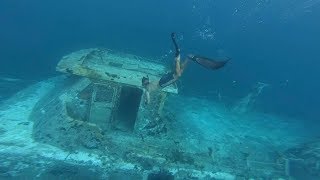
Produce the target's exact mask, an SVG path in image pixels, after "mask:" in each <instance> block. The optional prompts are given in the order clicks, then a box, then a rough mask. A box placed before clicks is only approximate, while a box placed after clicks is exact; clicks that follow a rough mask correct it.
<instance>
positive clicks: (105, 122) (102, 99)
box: [89, 83, 118, 130]
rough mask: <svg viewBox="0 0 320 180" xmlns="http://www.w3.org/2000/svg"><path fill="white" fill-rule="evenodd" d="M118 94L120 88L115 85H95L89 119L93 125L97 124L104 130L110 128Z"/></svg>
mask: <svg viewBox="0 0 320 180" xmlns="http://www.w3.org/2000/svg"><path fill="white" fill-rule="evenodd" d="M117 93H118V87H117V85H116V84H114V83H113V84H112V83H106V84H101V83H99V84H97V83H94V85H93V92H92V98H91V106H90V118H89V121H90V122H91V123H94V124H97V125H98V126H99V127H101V128H102V129H104V130H106V129H107V128H108V127H109V126H110V119H111V117H112V113H113V111H114V105H115V101H116V97H117Z"/></svg>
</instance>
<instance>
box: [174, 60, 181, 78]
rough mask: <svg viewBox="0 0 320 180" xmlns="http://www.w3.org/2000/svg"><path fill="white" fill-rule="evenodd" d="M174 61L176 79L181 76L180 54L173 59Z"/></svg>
mask: <svg viewBox="0 0 320 180" xmlns="http://www.w3.org/2000/svg"><path fill="white" fill-rule="evenodd" d="M174 61H175V65H176V68H175V75H176V76H177V77H180V76H181V64H180V54H179V55H178V56H177V57H176V58H174Z"/></svg>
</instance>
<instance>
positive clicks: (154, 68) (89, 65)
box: [56, 48, 178, 93]
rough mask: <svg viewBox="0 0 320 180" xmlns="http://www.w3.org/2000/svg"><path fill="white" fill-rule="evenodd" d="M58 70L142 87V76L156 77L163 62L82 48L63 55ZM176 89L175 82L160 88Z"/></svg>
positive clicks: (174, 91) (172, 90) (105, 50)
mask: <svg viewBox="0 0 320 180" xmlns="http://www.w3.org/2000/svg"><path fill="white" fill-rule="evenodd" d="M56 69H57V71H60V72H65V73H71V74H75V75H80V76H85V77H88V78H91V79H99V80H108V81H113V82H118V83H122V84H126V85H131V86H136V87H139V88H141V79H142V77H144V76H146V75H148V76H149V78H150V80H151V81H158V80H159V79H160V78H161V76H162V75H163V74H165V73H166V68H165V66H163V65H161V64H159V63H155V62H153V61H152V60H150V59H147V58H142V57H139V56H135V55H131V54H124V53H118V52H115V51H112V50H107V49H94V48H93V49H84V50H80V51H77V52H73V53H71V54H69V55H67V56H64V57H63V58H62V59H61V60H60V62H59V63H58V65H57V67H56ZM163 91H165V92H170V93H178V89H177V88H176V87H175V86H174V85H171V86H168V87H166V88H164V89H163Z"/></svg>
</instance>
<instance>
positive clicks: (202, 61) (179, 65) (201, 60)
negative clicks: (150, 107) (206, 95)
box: [141, 33, 229, 104]
mask: <svg viewBox="0 0 320 180" xmlns="http://www.w3.org/2000/svg"><path fill="white" fill-rule="evenodd" d="M171 39H172V42H173V44H174V47H175V50H176V53H175V58H174V62H175V69H174V70H173V71H171V72H169V73H167V74H165V75H163V76H162V77H161V79H160V80H159V81H156V82H150V80H149V77H148V76H147V77H143V78H142V80H141V83H142V87H143V88H145V103H146V104H149V103H150V93H151V92H153V91H156V90H158V89H162V88H165V87H167V86H169V85H171V84H173V83H175V82H176V81H177V80H178V79H179V78H180V77H181V75H182V73H183V71H184V70H185V68H186V66H187V64H188V62H189V61H190V60H191V61H194V62H196V63H198V64H199V65H201V66H203V67H204V68H206V69H210V70H216V69H220V68H222V67H223V66H224V65H225V64H226V63H227V62H228V61H229V59H228V60H224V61H215V60H212V59H209V58H206V57H202V56H198V55H193V54H189V55H187V58H186V59H185V60H184V61H183V62H181V61H180V48H179V46H178V44H177V41H176V35H175V33H171Z"/></svg>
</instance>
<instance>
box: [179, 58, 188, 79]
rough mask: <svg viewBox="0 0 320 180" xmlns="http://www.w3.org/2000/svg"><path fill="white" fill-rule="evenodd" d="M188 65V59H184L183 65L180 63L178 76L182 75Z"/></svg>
mask: <svg viewBox="0 0 320 180" xmlns="http://www.w3.org/2000/svg"><path fill="white" fill-rule="evenodd" d="M188 63H189V59H185V60H184V61H183V63H181V65H180V75H182V73H183V71H184V70H185V69H186V67H187V65H188Z"/></svg>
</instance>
